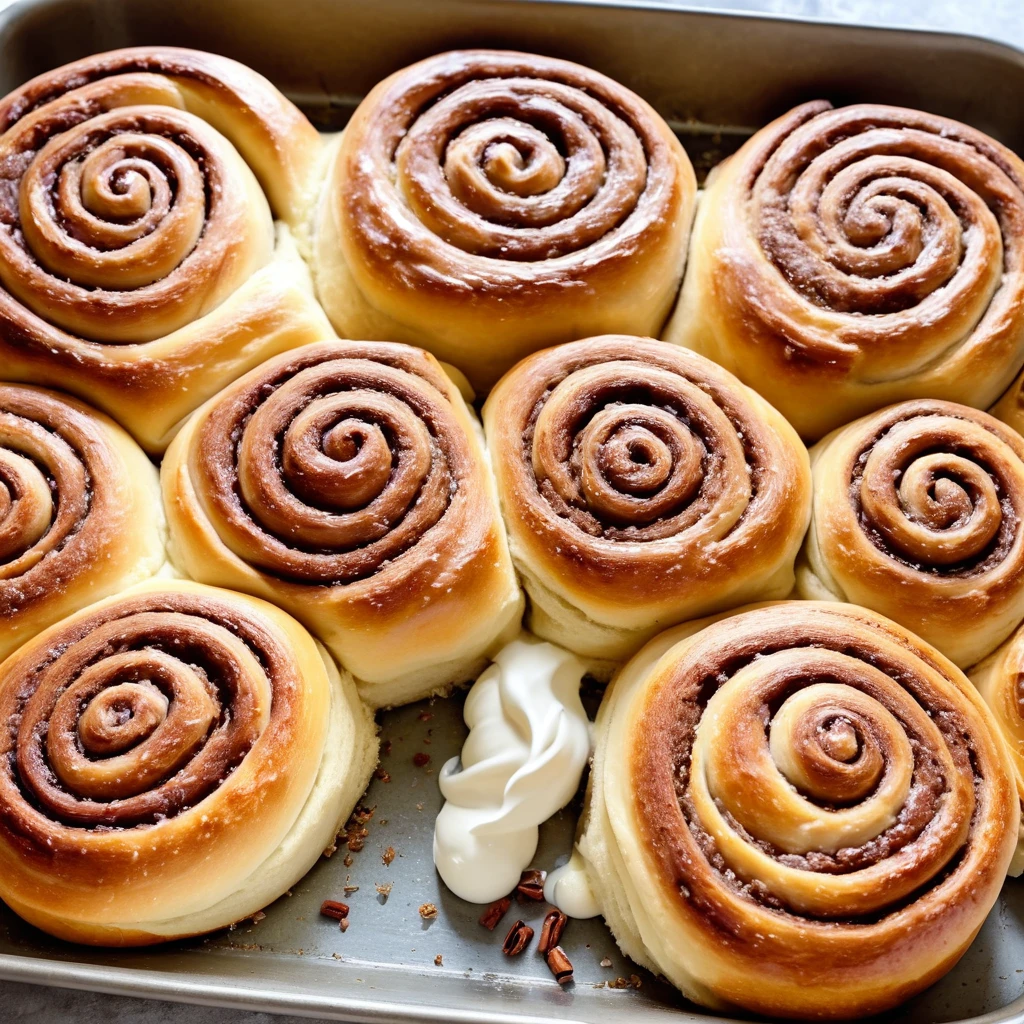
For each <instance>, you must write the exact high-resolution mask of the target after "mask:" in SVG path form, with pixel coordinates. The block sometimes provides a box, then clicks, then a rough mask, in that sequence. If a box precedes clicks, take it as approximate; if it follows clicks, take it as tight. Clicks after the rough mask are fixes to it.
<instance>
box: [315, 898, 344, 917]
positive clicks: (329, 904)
mask: <svg viewBox="0 0 1024 1024" xmlns="http://www.w3.org/2000/svg"><path fill="white" fill-rule="evenodd" d="M320 913H321V914H323V915H324V917H333V918H334V919H335V921H342V920H344V919H345V918H346V917H348V904H347V903H342V902H341V901H340V900H324V901H323V903H321V904H320Z"/></svg>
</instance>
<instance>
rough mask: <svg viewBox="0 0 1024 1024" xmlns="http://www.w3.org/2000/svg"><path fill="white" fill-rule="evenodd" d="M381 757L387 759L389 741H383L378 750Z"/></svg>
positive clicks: (389, 751)
mask: <svg viewBox="0 0 1024 1024" xmlns="http://www.w3.org/2000/svg"><path fill="white" fill-rule="evenodd" d="M380 752H381V756H382V757H387V756H388V754H390V753H391V740H385V741H384V742H383V743H382V744H381V748H380Z"/></svg>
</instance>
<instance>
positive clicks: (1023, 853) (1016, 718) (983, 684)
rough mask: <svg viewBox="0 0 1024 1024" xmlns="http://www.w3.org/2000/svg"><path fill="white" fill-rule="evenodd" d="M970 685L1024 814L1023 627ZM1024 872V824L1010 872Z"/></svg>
mask: <svg viewBox="0 0 1024 1024" xmlns="http://www.w3.org/2000/svg"><path fill="white" fill-rule="evenodd" d="M970 678H971V682H972V683H974V685H975V686H976V687H977V689H978V692H979V693H980V694H981V695H982V697H984V698H985V702H986V703H987V704H988V706H989V707H990V708H991V709H992V717H993V718H994V719H995V723H996V727H997V728H998V730H999V735H1000V736H1002V738H1003V739H1004V740H1005V741H1006V747H1007V750H1008V751H1009V754H1010V760H1011V761H1012V762H1013V768H1014V772H1015V776H1016V780H1017V792H1018V793H1019V795H1020V801H1021V807H1022V813H1024V628H1022V629H1018V630H1017V631H1016V632H1015V633H1014V634H1013V636H1011V637H1010V638H1009V640H1007V641H1006V643H1004V644H1002V645H1000V647H999V648H998V649H997V650H996V651H993V652H992V654H991V655H990V656H989V657H987V658H986V659H985V660H984V661H982V662H980V663H979V664H977V665H975V666H974V667H973V668H972V669H971V671H970ZM1021 872H1024V821H1022V829H1021V833H1020V837H1019V838H1018V840H1017V850H1016V852H1015V853H1014V856H1013V860H1012V862H1011V863H1010V869H1009V873H1010V874H1011V875H1013V876H1014V877H1017V876H1018V875H1020V874H1021Z"/></svg>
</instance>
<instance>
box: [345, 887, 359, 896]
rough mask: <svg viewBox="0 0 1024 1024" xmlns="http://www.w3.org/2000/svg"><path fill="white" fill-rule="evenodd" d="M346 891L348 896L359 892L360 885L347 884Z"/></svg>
mask: <svg viewBox="0 0 1024 1024" xmlns="http://www.w3.org/2000/svg"><path fill="white" fill-rule="evenodd" d="M344 891H345V895H346V896H348V895H349V894H351V893H354V892H359V886H358V885H346V886H345V887H344Z"/></svg>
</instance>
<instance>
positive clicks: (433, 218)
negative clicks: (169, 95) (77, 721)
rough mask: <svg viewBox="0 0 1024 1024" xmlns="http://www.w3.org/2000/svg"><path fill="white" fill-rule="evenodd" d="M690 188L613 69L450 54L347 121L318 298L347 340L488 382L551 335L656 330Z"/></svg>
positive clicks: (684, 166)
mask: <svg viewBox="0 0 1024 1024" xmlns="http://www.w3.org/2000/svg"><path fill="white" fill-rule="evenodd" d="M694 194H695V178H694V174H693V169H692V167H691V166H690V162H689V160H688V158H687V156H686V154H685V153H684V151H683V149H682V147H681V146H680V144H679V142H678V140H677V139H676V138H675V136H674V135H673V134H672V132H671V130H670V129H669V128H668V126H667V125H666V124H665V123H664V121H663V120H662V119H661V117H660V116H659V115H658V114H657V113H656V112H655V111H654V110H652V109H651V108H650V107H649V106H648V105H647V104H646V103H645V102H644V101H643V100H641V99H640V98H639V97H638V96H635V95H634V94H633V93H631V92H630V91H629V90H628V89H625V88H623V87H622V86H620V85H618V84H616V83H615V82H613V81H611V80H610V79H608V78H605V77H604V76H603V75H600V74H598V73H597V72H594V71H590V70H588V69H586V68H583V67H580V66H579V65H576V64H571V63H569V62H568V61H563V60H554V59H551V58H548V57H539V56H536V55H534V54H524V53H512V52H502V51H496V50H468V51H457V52H452V53H445V54H440V55H439V56H436V57H431V58H429V59H428V60H425V61H421V62H420V63H418V64H414V65H412V66H411V67H408V68H405V69H404V70H402V71H399V72H397V73H396V74H394V75H392V76H391V77H390V78H387V79H385V80H384V81H383V82H381V83H380V84H379V85H378V86H377V87H376V88H375V89H374V90H373V91H372V92H371V93H370V94H369V96H367V97H366V99H365V100H364V101H363V103H362V104H361V105H360V107H359V109H358V110H357V111H356V113H355V116H354V117H353V118H352V120H351V121H350V122H349V124H348V126H347V127H346V129H345V132H344V135H343V136H342V138H341V141H340V146H339V148H338V149H337V151H336V153H335V154H334V156H333V159H332V162H331V166H330V170H329V173H328V177H327V181H326V184H325V186H324V192H323V196H322V199H321V202H320V206H319V210H318V212H317V214H316V217H315V224H314V244H313V251H314V261H313V262H314V276H315V278H316V284H317V292H318V294H319V297H320V301H321V302H322V303H323V305H324V308H325V309H326V310H327V315H328V316H329V317H330V318H331V321H332V322H333V324H334V326H335V328H336V329H337V331H338V333H339V334H341V335H342V336H343V337H348V338H381V339H387V340H392V341H405V342H411V343H413V344H416V345H422V346H424V347H425V348H427V349H429V350H430V351H431V352H433V353H434V354H435V355H436V356H438V357H439V358H440V359H444V360H447V361H448V362H451V363H454V364H455V365H456V366H458V367H459V369H461V370H462V371H463V372H465V373H466V375H467V376H468V377H469V379H470V381H471V382H472V384H473V386H474V387H477V388H483V389H486V388H488V387H490V386H491V385H492V384H493V383H494V382H495V381H496V380H497V379H498V377H499V376H501V374H502V373H504V371H505V370H507V369H508V368H509V367H510V366H511V365H512V364H513V363H515V362H516V361H517V360H518V359H520V358H521V357H522V356H524V355H526V354H527V353H529V352H533V351H536V350H537V349H539V348H543V347H544V346H546V345H552V344H555V343H556V342H562V341H570V340H572V339H573V338H581V337H586V336H588V335H591V334H601V333H603V332H605V331H628V332H631V333H635V334H657V333H658V332H659V331H660V330H661V328H662V325H663V324H664V322H665V318H666V317H667V316H668V313H669V310H670V309H671V307H672V303H673V302H674V301H675V298H676V293H677V291H678V287H679V280H680V277H681V275H682V272H683V263H684V261H685V258H686V244H687V237H688V234H689V226H690V219H691V215H692V212H693V202H694Z"/></svg>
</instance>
